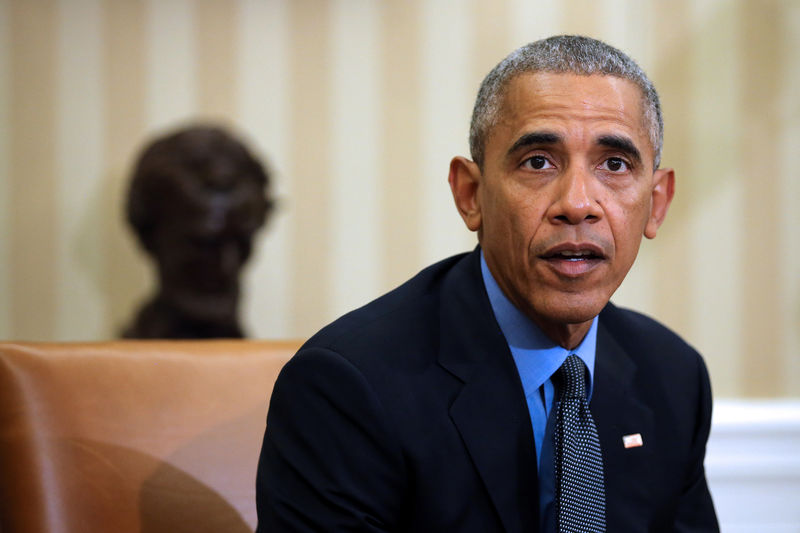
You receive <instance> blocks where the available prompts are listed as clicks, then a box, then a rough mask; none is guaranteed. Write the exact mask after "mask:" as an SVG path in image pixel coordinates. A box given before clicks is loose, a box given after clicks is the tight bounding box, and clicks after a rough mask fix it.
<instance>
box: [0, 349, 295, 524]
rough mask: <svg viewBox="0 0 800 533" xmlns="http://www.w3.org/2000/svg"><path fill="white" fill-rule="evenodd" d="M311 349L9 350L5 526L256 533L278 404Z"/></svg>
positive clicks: (2, 472) (2, 471)
mask: <svg viewBox="0 0 800 533" xmlns="http://www.w3.org/2000/svg"><path fill="white" fill-rule="evenodd" d="M299 345H300V343H298V342H263V341H114V342H102V343H82V344H77V343H67V344H55V343H0V531H2V532H4V533H11V532H25V533H38V532H48V533H59V532H76V533H77V532H81V533H92V532H103V533H107V532H115V533H125V532H145V533H160V532H164V533H166V532H170V533H179V532H183V531H186V532H189V531H191V532H193V533H198V532H212V531H213V532H222V531H224V532H229V533H239V532H245V531H250V532H251V531H253V529H254V528H255V525H256V513H255V473H256V466H257V463H258V455H259V450H260V447H261V440H262V438H263V434H264V428H265V423H266V413H267V405H268V402H269V397H270V394H271V393H272V385H273V383H274V381H275V379H276V377H277V375H278V372H279V371H280V369H281V368H282V366H283V365H284V363H285V362H286V361H287V360H288V359H289V357H290V356H291V355H292V354H293V353H294V352H295V351H296V349H297V348H298V347H299Z"/></svg>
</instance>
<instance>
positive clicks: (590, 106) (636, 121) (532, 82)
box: [490, 72, 651, 151]
mask: <svg viewBox="0 0 800 533" xmlns="http://www.w3.org/2000/svg"><path fill="white" fill-rule="evenodd" d="M642 100H643V99H642V92H641V90H640V89H639V87H638V86H637V85H636V84H634V83H633V82H631V81H629V80H626V79H623V78H617V77H614V76H605V75H598V74H595V75H589V76H584V75H578V74H566V73H565V74H560V73H550V72H536V73H526V74H521V75H519V76H516V77H515V78H513V79H512V80H511V81H509V83H508V85H507V86H506V90H505V92H504V95H503V99H502V102H501V105H500V108H499V111H498V115H497V120H496V121H495V126H494V128H493V131H492V132H490V139H491V138H492V137H495V136H496V134H499V136H501V137H505V136H508V135H510V136H512V137H516V136H517V135H519V134H520V132H524V131H525V130H534V129H552V130H554V131H555V132H557V133H562V134H564V135H570V134H582V133H587V131H588V132H592V131H596V130H597V131H596V132H597V133H622V134H625V135H627V136H629V137H632V138H634V141H635V142H636V143H637V144H640V143H643V144H644V145H646V146H644V145H643V146H641V147H640V148H641V149H644V148H647V151H650V150H651V147H650V146H649V144H650V143H649V141H648V139H647V132H646V127H645V118H644V106H643V101H642ZM599 130H607V131H602V132H601V131H599ZM503 133H505V134H506V135H503Z"/></svg>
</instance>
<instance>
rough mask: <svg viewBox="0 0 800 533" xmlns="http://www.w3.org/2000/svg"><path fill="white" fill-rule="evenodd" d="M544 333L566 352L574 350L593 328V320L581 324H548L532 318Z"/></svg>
mask: <svg viewBox="0 0 800 533" xmlns="http://www.w3.org/2000/svg"><path fill="white" fill-rule="evenodd" d="M532 319H533V321H534V322H535V323H536V325H537V326H539V328H540V329H541V330H542V332H543V333H544V334H545V335H547V336H548V337H549V338H550V339H551V340H552V341H553V342H555V343H557V344H558V345H559V346H561V347H562V348H564V349H566V350H574V349H575V348H577V347H578V346H579V345H580V343H581V342H582V341H583V339H584V337H586V334H587V333H589V330H590V329H591V327H592V321H593V320H594V319H592V320H589V321H587V322H581V323H579V324H564V323H548V322H542V321H540V320H536V319H535V318H532Z"/></svg>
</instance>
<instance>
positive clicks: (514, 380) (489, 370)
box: [439, 252, 538, 532]
mask: <svg viewBox="0 0 800 533" xmlns="http://www.w3.org/2000/svg"><path fill="white" fill-rule="evenodd" d="M480 276H481V274H480V263H479V256H478V252H473V253H472V254H470V255H469V256H467V258H466V259H465V260H463V261H461V263H460V264H459V265H457V266H456V267H455V268H454V269H453V271H451V274H450V276H449V278H448V279H447V280H446V281H445V286H444V290H443V293H442V304H441V309H442V312H441V315H440V318H441V336H440V351H439V361H440V364H441V365H442V366H443V367H444V368H445V369H447V370H448V371H449V372H451V373H452V374H453V375H455V376H456V377H457V378H458V379H460V380H461V381H462V382H463V386H462V388H461V391H460V393H459V394H458V396H457V397H456V398H455V400H454V401H453V403H452V405H451V408H450V415H451V418H452V420H453V423H454V424H455V426H456V427H457V429H458V431H459V433H460V434H461V437H462V438H463V440H464V445H465V446H466V448H467V450H468V453H469V455H470V458H471V459H472V461H473V463H474V465H475V468H476V469H477V471H478V473H479V475H480V477H481V479H482V480H483V483H484V485H485V487H486V490H487V492H488V494H489V497H490V499H491V501H492V503H493V505H494V507H495V509H496V510H497V513H498V515H499V517H500V521H501V522H502V524H503V526H504V528H505V530H506V531H509V532H522V531H535V530H536V527H537V526H536V524H537V522H538V484H537V472H536V451H535V447H534V443H533V430H532V428H531V422H530V417H529V415H528V411H527V407H526V405H527V404H526V402H525V396H524V393H523V390H522V384H521V382H520V379H519V375H518V373H517V371H516V367H515V366H514V361H513V358H512V357H511V353H510V351H509V349H508V345H507V343H506V341H505V338H504V337H503V334H502V333H501V331H500V328H499V326H498V325H497V322H496V320H495V318H494V314H493V312H492V310H491V305H490V304H489V300H488V297H487V296H486V292H485V288H484V286H483V281H482V279H481V277H480Z"/></svg>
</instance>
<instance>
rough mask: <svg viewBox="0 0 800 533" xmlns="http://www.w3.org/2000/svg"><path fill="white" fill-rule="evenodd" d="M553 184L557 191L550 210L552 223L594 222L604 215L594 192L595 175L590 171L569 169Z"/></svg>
mask: <svg viewBox="0 0 800 533" xmlns="http://www.w3.org/2000/svg"><path fill="white" fill-rule="evenodd" d="M553 185H554V187H555V191H556V193H555V197H554V199H553V203H552V204H551V206H550V210H549V218H550V221H551V222H552V223H554V224H580V223H582V222H584V221H585V222H589V223H593V222H596V221H598V220H600V218H601V217H602V216H603V211H602V209H601V207H600V204H599V203H598V201H597V198H596V195H595V192H594V185H595V184H594V176H593V175H592V174H591V173H590V172H588V171H585V170H583V169H568V171H567V172H565V173H564V174H562V175H561V176H559V178H558V179H557V180H556V181H555V182H554V184H553Z"/></svg>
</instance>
